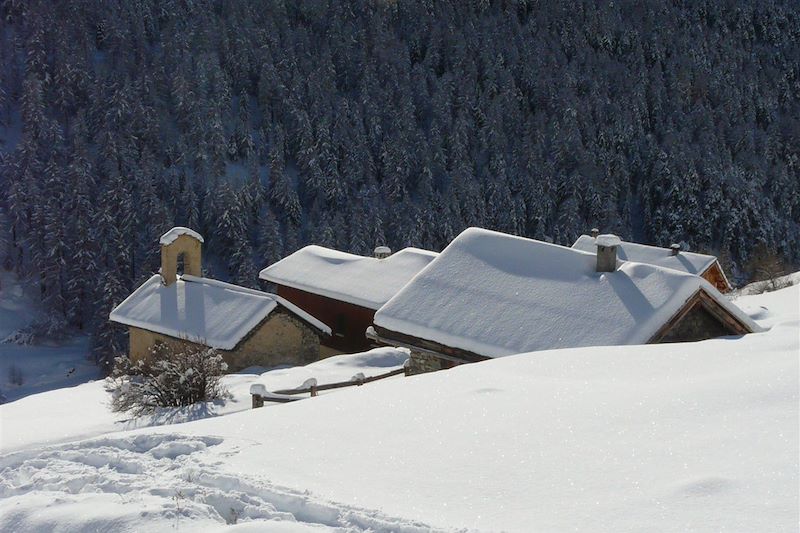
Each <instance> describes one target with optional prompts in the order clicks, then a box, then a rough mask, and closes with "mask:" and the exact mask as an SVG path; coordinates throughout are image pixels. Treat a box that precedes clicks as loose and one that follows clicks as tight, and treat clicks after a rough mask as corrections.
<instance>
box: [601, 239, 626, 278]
mask: <svg viewBox="0 0 800 533" xmlns="http://www.w3.org/2000/svg"><path fill="white" fill-rule="evenodd" d="M595 242H596V244H597V271H598V272H614V271H615V270H616V269H617V247H618V246H619V245H620V244H621V243H622V241H620V240H619V237H617V236H616V235H598V236H597V237H596V238H595Z"/></svg>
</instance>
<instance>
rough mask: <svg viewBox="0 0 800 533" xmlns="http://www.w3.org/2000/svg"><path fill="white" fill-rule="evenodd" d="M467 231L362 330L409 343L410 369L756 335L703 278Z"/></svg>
mask: <svg viewBox="0 0 800 533" xmlns="http://www.w3.org/2000/svg"><path fill="white" fill-rule="evenodd" d="M595 243H596V247H597V250H596V252H595V253H589V252H584V251H580V250H577V249H574V248H566V247H563V246H557V245H554V244H548V243H545V242H540V241H535V240H531V239H525V238H521V237H515V236H511V235H506V234H503V233H497V232H494V231H488V230H484V229H478V228H470V229H467V230H465V231H464V232H463V233H461V234H460V235H459V236H458V237H456V239H454V240H453V242H452V243H450V245H449V246H448V247H447V248H445V249H444V251H442V253H441V254H440V255H439V256H438V257H437V258H436V259H435V260H434V261H433V262H432V263H431V264H430V265H429V266H428V268H426V269H425V270H423V271H422V272H420V273H419V274H418V275H417V276H416V277H415V278H414V279H413V280H412V281H411V282H410V283H409V284H408V285H406V286H405V287H404V288H403V289H402V290H400V291H399V292H398V293H397V294H396V295H395V296H394V297H393V298H392V299H391V300H389V301H388V302H387V303H386V305H384V306H383V307H381V308H380V310H378V312H377V313H376V314H375V320H374V325H373V326H372V327H371V328H370V329H369V330H368V332H367V335H368V336H369V337H370V338H372V339H373V340H375V341H376V342H381V343H384V344H389V345H395V346H405V347H407V348H410V349H411V370H412V372H425V371H432V370H438V369H441V368H448V367H450V366H453V365H454V364H459V363H464V362H472V361H480V360H484V359H490V358H494V357H502V356H505V355H511V354H516V353H522V352H531V351H536V350H548V349H553V348H570V347H580V346H603V345H605V346H614V345H624V344H646V343H658V342H677V341H694V340H701V339H708V338H712V337H718V336H722V335H743V334H746V333H751V332H754V331H759V328H758V326H757V325H756V324H755V323H754V322H753V321H752V320H751V319H750V318H749V317H748V316H747V315H745V314H744V313H743V312H742V311H741V310H740V309H738V308H737V307H736V306H735V305H733V304H732V303H730V302H729V301H728V300H727V299H726V298H725V297H724V296H722V295H721V294H720V292H719V291H718V290H717V289H716V288H714V287H713V286H712V285H711V284H710V283H708V282H707V281H706V280H704V279H703V278H700V277H699V276H695V275H693V274H688V273H685V272H680V271H677V270H672V269H668V268H664V267H660V266H656V265H650V264H643V263H636V262H633V261H625V262H623V261H620V260H619V259H618V257H617V253H618V250H619V247H620V245H621V243H620V241H619V239H618V238H617V237H615V236H613V235H601V236H599V237H598V238H597V239H595Z"/></svg>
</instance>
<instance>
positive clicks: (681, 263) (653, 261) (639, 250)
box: [572, 229, 732, 293]
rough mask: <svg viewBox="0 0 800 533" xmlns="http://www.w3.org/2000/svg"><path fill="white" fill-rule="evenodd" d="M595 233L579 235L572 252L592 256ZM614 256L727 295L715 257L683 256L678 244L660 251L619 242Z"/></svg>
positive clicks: (651, 247) (728, 285)
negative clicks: (692, 278) (691, 277)
mask: <svg viewBox="0 0 800 533" xmlns="http://www.w3.org/2000/svg"><path fill="white" fill-rule="evenodd" d="M598 233H599V232H598V231H597V230H596V229H595V230H592V235H581V236H580V237H578V240H577V241H575V244H573V245H572V247H573V248H575V249H576V250H583V251H584V252H592V253H594V251H595V248H596V244H595V238H596V237H597V234H598ZM617 255H618V257H619V258H620V259H622V260H623V261H636V262H637V263H647V264H648V265H656V266H661V267H665V268H671V269H673V270H680V271H681V272H688V273H689V274H696V275H698V276H700V277H701V278H703V279H705V280H706V281H708V282H709V283H711V284H712V285H713V286H714V287H716V288H717V290H718V291H720V292H722V293H725V292H729V291H730V290H731V288H732V287H731V285H730V283H729V282H728V278H727V276H725V272H724V271H723V270H722V266H720V264H719V261H718V260H717V258H716V257H714V256H713V255H706V254H698V253H694V252H684V251H682V250H681V247H680V245H679V244H673V245H672V246H670V247H669V248H660V247H658V246H648V245H646V244H639V243H635V242H624V241H623V242H621V243H620V245H619V248H618V249H617Z"/></svg>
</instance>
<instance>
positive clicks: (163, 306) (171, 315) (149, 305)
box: [110, 275, 331, 350]
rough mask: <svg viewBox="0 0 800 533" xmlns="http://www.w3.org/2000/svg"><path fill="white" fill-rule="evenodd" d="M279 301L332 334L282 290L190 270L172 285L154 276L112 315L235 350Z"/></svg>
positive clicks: (164, 331) (111, 317) (112, 318)
mask: <svg viewBox="0 0 800 533" xmlns="http://www.w3.org/2000/svg"><path fill="white" fill-rule="evenodd" d="M278 305H282V306H284V307H285V308H287V309H289V310H290V311H292V312H293V313H295V314H296V315H298V316H299V317H300V318H302V319H303V320H305V321H306V322H308V323H309V324H311V325H312V326H314V327H316V328H317V329H319V330H320V331H322V332H323V333H325V334H328V335H329V334H330V331H331V330H330V328H329V327H328V326H327V325H325V324H323V323H322V322H320V321H319V320H317V319H316V318H314V317H313V316H311V315H310V314H308V313H307V312H306V311H303V310H302V309H300V308H298V307H297V306H296V305H294V304H292V303H290V302H288V301H286V300H284V299H283V298H281V297H280V296H277V295H275V294H269V293H266V292H261V291H256V290H253V289H247V288H245V287H239V286H237V285H231V284H230V283H224V282H222V281H217V280H212V279H208V278H200V277H196V276H190V275H184V276H181V277H180V278H179V279H178V280H177V281H176V282H175V283H172V284H171V285H169V286H165V285H164V284H163V283H162V282H161V276H159V275H154V276H152V277H151V278H150V279H148V280H147V281H145V282H144V283H143V284H142V285H141V286H140V287H139V288H138V289H136V290H135V291H134V292H133V293H132V294H131V295H130V296H129V297H128V298H126V299H125V300H124V301H123V302H122V303H121V304H119V305H118V306H117V307H116V308H115V309H114V310H113V311H111V315H110V319H111V320H113V321H114V322H119V323H120V324H125V325H128V326H134V327H137V328H142V329H146V330H149V331H155V332H157V333H162V334H164V335H169V336H172V337H178V338H185V339H188V340H190V341H194V342H199V343H202V344H205V345H207V346H211V347H212V348H218V349H221V350H231V349H233V348H234V347H236V345H237V344H238V343H239V342H240V341H241V340H242V339H243V338H244V337H245V336H246V335H247V334H248V333H250V331H252V330H253V328H254V327H256V326H257V325H258V324H259V323H261V321H262V320H264V319H265V318H266V317H267V316H268V315H269V314H270V313H271V312H272V311H273V310H274V309H275V308H276V307H277V306H278Z"/></svg>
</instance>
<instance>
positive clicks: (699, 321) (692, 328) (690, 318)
mask: <svg viewBox="0 0 800 533" xmlns="http://www.w3.org/2000/svg"><path fill="white" fill-rule="evenodd" d="M735 334H736V332H734V331H731V330H730V328H728V327H727V326H726V325H725V324H723V323H722V322H720V321H719V320H718V319H717V318H715V317H714V315H712V314H711V313H709V312H708V311H707V310H706V309H705V308H704V307H703V306H702V305H701V304H699V303H697V304H695V305H694V306H693V307H692V309H691V310H690V311H689V312H688V313H686V315H685V316H684V317H683V318H681V320H680V321H679V322H678V323H677V324H675V326H673V327H672V329H670V330H669V331H668V332H667V334H666V335H664V337H662V338H661V340H660V341H659V342H693V341H702V340H705V339H713V338H715V337H722V336H723V335H735Z"/></svg>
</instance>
